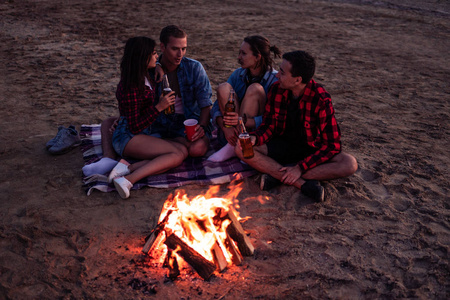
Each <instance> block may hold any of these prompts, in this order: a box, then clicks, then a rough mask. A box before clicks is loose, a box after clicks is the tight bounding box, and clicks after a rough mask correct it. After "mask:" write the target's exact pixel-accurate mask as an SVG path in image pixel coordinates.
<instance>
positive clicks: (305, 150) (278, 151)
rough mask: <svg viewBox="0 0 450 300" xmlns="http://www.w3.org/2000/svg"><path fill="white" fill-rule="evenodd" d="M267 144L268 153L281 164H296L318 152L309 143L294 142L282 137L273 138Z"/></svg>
mask: <svg viewBox="0 0 450 300" xmlns="http://www.w3.org/2000/svg"><path fill="white" fill-rule="evenodd" d="M266 146H267V151H268V153H267V155H268V156H269V157H270V158H273V159H274V160H275V161H277V162H278V163H279V164H281V165H290V164H296V163H298V162H299V161H301V160H302V159H304V158H306V157H308V156H310V155H311V154H313V153H314V152H316V149H314V148H311V147H309V146H307V145H298V144H294V143H291V142H288V141H287V140H285V139H282V138H273V139H271V140H270V141H269V142H268V143H267V144H266Z"/></svg>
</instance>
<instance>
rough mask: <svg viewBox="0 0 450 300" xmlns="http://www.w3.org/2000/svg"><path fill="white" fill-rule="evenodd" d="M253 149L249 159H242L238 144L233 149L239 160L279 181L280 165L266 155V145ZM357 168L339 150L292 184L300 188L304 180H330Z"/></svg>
mask: <svg viewBox="0 0 450 300" xmlns="http://www.w3.org/2000/svg"><path fill="white" fill-rule="evenodd" d="M253 149H254V153H255V156H254V157H253V158H250V159H244V157H243V156H242V151H241V149H240V148H239V146H236V148H235V151H236V154H237V155H238V156H239V158H240V159H241V160H243V161H245V162H246V163H248V164H249V165H250V166H252V167H253V168H255V169H256V170H258V171H260V172H261V173H265V174H269V175H270V176H272V177H274V178H276V179H278V180H280V181H281V178H282V177H283V175H284V172H282V171H279V170H280V168H281V167H282V165H280V164H279V163H278V162H276V161H275V160H273V159H272V158H270V157H268V156H267V146H266V145H262V146H257V147H254V148H253ZM357 168H358V164H357V162H356V159H355V158H354V157H353V156H351V155H350V154H347V153H345V152H341V153H339V154H337V155H336V156H334V157H333V158H332V159H331V160H329V161H328V162H326V163H324V164H321V165H318V166H317V167H315V168H313V169H310V170H308V171H306V172H305V173H304V174H302V177H300V178H299V179H298V180H297V181H296V182H295V183H294V184H293V185H294V186H295V187H297V188H299V189H300V188H301V187H302V185H303V184H304V183H305V180H330V179H337V178H341V177H347V176H350V175H352V174H353V173H355V172H356V170H357Z"/></svg>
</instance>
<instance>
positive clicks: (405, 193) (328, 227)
mask: <svg viewBox="0 0 450 300" xmlns="http://www.w3.org/2000/svg"><path fill="white" fill-rule="evenodd" d="M0 16H1V17H0V53H1V54H0V71H1V72H0V110H1V111H0V113H1V118H0V138H1V143H0V163H1V172H0V299H144V298H145V299H393V298H400V299H405V298H412V299H448V298H450V280H449V278H450V266H449V250H450V220H449V217H450V197H449V184H450V178H449V173H450V172H449V158H450V151H449V149H450V143H449V133H450V129H449V119H450V101H449V99H450V84H449V82H450V63H449V62H450V52H449V49H450V3H448V2H447V1H431V0H428V1H415V0H409V1H397V0H389V1H357V0H349V1H339V0H336V1H311V0H297V1H294V0H282V1H268V0H260V1H217V0H211V1H201V0H191V1H166V2H158V3H152V2H151V1H139V2H138V1H117V0H93V1H80V0H75V1H51V0H41V1H25V0H24V1H20V0H15V1H14V0H9V1H2V2H1V3H0ZM169 24H177V25H179V26H181V27H182V28H184V29H185V30H186V32H187V33H188V53H187V56H188V57H191V58H194V59H197V60H199V61H200V62H201V63H202V64H203V65H204V67H205V69H206V72H207V73H208V76H209V78H210V81H211V85H212V86H213V88H215V87H217V85H218V84H219V83H221V82H223V81H225V80H226V79H227V78H228V76H229V75H230V74H231V72H232V71H233V70H234V69H236V68H237V67H238V63H237V54H238V49H239V46H240V44H241V42H242V40H243V38H244V37H245V36H247V35H253V34H259V35H263V36H266V37H267V38H268V39H269V40H270V41H271V43H272V44H275V45H277V46H278V47H279V48H280V49H281V50H282V51H283V52H286V51H291V50H297V49H302V50H306V51H308V52H310V53H311V54H312V55H314V56H315V57H316V59H317V71H316V75H315V79H316V81H318V82H320V83H321V84H323V85H324V87H325V88H326V90H327V91H328V92H329V93H330V94H331V96H332V99H333V104H334V108H335V109H336V118H337V120H338V122H339V124H340V128H341V131H342V142H343V149H344V151H346V152H349V153H351V154H352V155H354V156H355V157H356V158H357V160H358V164H359V169H358V171H357V172H356V173H355V174H354V175H353V176H351V177H348V178H342V179H339V180H334V181H328V182H323V186H324V187H325V190H326V197H327V200H326V201H325V202H324V203H313V202H312V201H311V200H309V199H308V198H306V197H305V196H302V195H301V194H300V193H299V191H298V190H296V189H295V188H294V187H288V186H283V187H280V188H277V189H275V190H273V191H271V192H266V191H264V192H263V191H261V190H260V189H259V182H258V178H259V177H258V175H255V176H252V177H249V178H246V179H244V180H243V181H242V182H241V184H242V187H243V190H242V191H241V193H240V194H239V196H238V199H239V204H240V208H239V213H240V215H241V216H242V217H249V218H248V219H247V220H246V221H245V222H243V223H242V226H243V227H244V229H245V230H246V233H247V234H248V237H249V238H250V240H251V242H252V244H253V245H254V247H255V254H254V256H252V257H246V258H245V259H244V263H243V264H242V265H241V266H230V267H229V268H228V269H227V270H225V271H224V272H223V273H217V274H216V275H215V276H214V277H213V278H211V279H210V280H209V281H204V280H203V279H201V278H200V277H199V276H198V275H197V274H196V273H195V272H193V271H192V270H191V269H189V268H185V269H183V270H182V274H181V276H179V278H178V279H177V280H175V281H172V280H168V279H167V277H166V274H167V270H166V269H164V268H161V267H159V266H155V265H152V264H151V263H149V260H148V258H147V257H146V256H144V255H143V254H142V253H141V249H142V247H143V245H144V238H145V237H146V236H147V235H148V234H149V232H150V230H151V229H152V228H153V226H155V224H156V222H157V219H158V217H159V214H160V211H161V208H162V205H163V203H164V201H165V200H166V199H167V198H168V196H169V195H170V194H173V193H174V192H176V190H175V189H156V188H143V189H140V190H138V191H132V194H131V197H130V198H129V199H127V200H123V199H121V198H120V197H119V195H118V194H117V193H116V192H111V193H102V192H99V191H95V192H93V193H92V194H91V195H90V196H87V195H86V190H85V188H84V187H83V181H82V172H81V168H82V167H83V165H84V161H83V156H82V153H81V151H80V149H74V150H72V151H71V152H69V153H67V154H63V155H59V156H52V155H50V154H49V153H48V152H47V150H46V148H45V144H46V142H47V141H48V140H49V139H51V138H52V137H54V136H55V134H56V132H57V128H58V126H60V125H63V126H65V127H67V126H69V125H71V124H72V125H74V126H75V127H76V128H77V129H79V128H80V126H81V125H82V124H99V123H100V122H101V121H102V120H103V119H105V118H107V117H110V116H114V115H117V113H118V108H117V101H116V99H115V89H116V85H117V83H118V80H119V75H120V74H119V62H120V58H121V55H122V51H123V47H124V43H125V41H126V40H127V39H128V38H129V37H132V36H138V35H145V36H149V37H152V38H154V39H155V40H158V38H159V32H160V30H161V29H162V28H163V27H164V26H166V25H169ZM278 63H279V60H277V64H278ZM212 100H213V101H215V95H213V99H212ZM208 188H209V186H201V185H187V186H185V187H183V189H184V190H185V191H186V193H187V194H188V195H189V196H195V195H198V194H202V193H205V192H206V191H207V190H208ZM228 190H229V185H228V184H223V185H221V186H220V189H219V195H224V194H225V193H227V191H228Z"/></svg>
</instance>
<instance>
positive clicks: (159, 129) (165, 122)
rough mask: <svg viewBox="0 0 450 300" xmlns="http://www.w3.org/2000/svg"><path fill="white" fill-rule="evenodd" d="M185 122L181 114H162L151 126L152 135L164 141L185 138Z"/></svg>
mask: <svg viewBox="0 0 450 300" xmlns="http://www.w3.org/2000/svg"><path fill="white" fill-rule="evenodd" d="M184 120H185V117H184V115H181V114H170V115H166V114H164V113H161V114H160V115H159V116H158V118H157V119H156V120H155V121H154V122H153V124H152V126H151V135H152V136H155V137H159V138H163V139H173V138H177V137H184V136H185V133H184V124H183V122H184Z"/></svg>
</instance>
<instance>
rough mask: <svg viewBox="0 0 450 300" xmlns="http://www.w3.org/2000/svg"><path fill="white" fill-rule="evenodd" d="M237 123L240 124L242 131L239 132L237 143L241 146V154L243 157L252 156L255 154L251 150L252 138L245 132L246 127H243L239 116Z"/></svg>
mask: <svg viewBox="0 0 450 300" xmlns="http://www.w3.org/2000/svg"><path fill="white" fill-rule="evenodd" d="M239 124H240V125H241V130H242V133H241V134H239V143H240V145H241V148H242V155H243V156H244V158H252V157H253V156H254V155H255V153H254V152H253V145H252V140H251V138H250V135H249V134H248V132H247V129H245V125H244V122H243V121H242V118H241V117H239Z"/></svg>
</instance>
